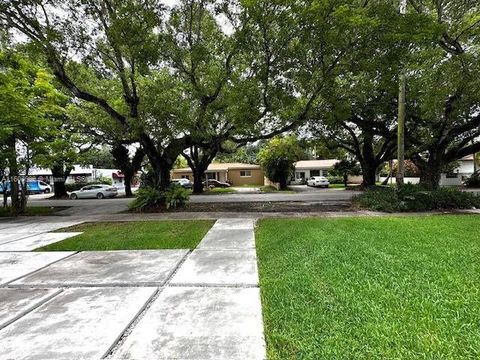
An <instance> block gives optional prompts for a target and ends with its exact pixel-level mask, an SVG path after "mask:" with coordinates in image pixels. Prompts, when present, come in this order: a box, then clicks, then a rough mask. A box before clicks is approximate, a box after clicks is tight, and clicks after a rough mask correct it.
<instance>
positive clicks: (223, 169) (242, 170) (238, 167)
mask: <svg viewBox="0 0 480 360" xmlns="http://www.w3.org/2000/svg"><path fill="white" fill-rule="evenodd" d="M205 175H206V177H207V178H208V179H215V180H218V181H222V182H229V183H231V184H232V186H243V185H264V182H265V180H264V174H263V170H262V168H261V167H260V165H254V164H242V163H224V164H220V163H213V164H210V165H209V166H208V169H207V171H206V172H205ZM179 178H185V179H189V180H191V181H193V173H192V169H190V168H182V169H174V170H173V171H172V179H179Z"/></svg>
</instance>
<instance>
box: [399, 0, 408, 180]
mask: <svg viewBox="0 0 480 360" xmlns="http://www.w3.org/2000/svg"><path fill="white" fill-rule="evenodd" d="M406 12H407V0H400V14H401V15H405V14H406ZM399 80H400V85H399V93H398V130H397V162H398V168H397V187H401V186H402V185H403V184H404V176H405V115H406V104H405V102H406V88H407V79H406V76H405V70H402V73H401V74H400V78H399Z"/></svg>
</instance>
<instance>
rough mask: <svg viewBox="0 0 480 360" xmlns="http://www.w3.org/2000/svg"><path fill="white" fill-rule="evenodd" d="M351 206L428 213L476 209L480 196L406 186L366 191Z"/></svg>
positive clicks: (441, 189)
mask: <svg viewBox="0 0 480 360" xmlns="http://www.w3.org/2000/svg"><path fill="white" fill-rule="evenodd" d="M353 203H354V204H355V205H356V206H358V207H360V208H365V209H369V210H374V211H385V212H394V211H428V210H442V209H471V208H480V196H476V195H474V194H471V193H467V192H463V191H460V190H457V189H453V188H440V189H437V190H432V191H429V190H427V189H425V188H424V187H423V186H421V185H412V184H406V185H404V186H403V187H402V188H401V189H400V190H397V189H395V188H390V187H382V188H375V189H371V190H367V191H366V192H364V193H363V194H361V195H359V196H357V197H355V198H354V200H353Z"/></svg>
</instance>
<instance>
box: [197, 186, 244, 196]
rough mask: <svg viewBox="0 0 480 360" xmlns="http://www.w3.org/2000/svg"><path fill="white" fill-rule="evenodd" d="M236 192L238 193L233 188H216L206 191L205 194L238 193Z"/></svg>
mask: <svg viewBox="0 0 480 360" xmlns="http://www.w3.org/2000/svg"><path fill="white" fill-rule="evenodd" d="M236 192H237V191H236V190H235V189H232V188H229V187H226V188H220V187H216V188H212V189H210V190H205V192H204V194H205V195H214V194H232V193H236Z"/></svg>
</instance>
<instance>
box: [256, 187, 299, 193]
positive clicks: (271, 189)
mask: <svg viewBox="0 0 480 360" xmlns="http://www.w3.org/2000/svg"><path fill="white" fill-rule="evenodd" d="M260 191H261V192H264V193H271V192H281V193H282V194H295V191H294V190H292V188H291V187H287V188H286V189H285V190H277V188H276V187H274V186H272V185H265V186H260Z"/></svg>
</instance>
